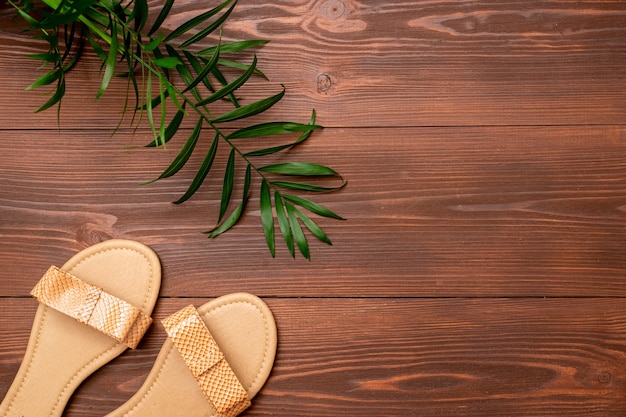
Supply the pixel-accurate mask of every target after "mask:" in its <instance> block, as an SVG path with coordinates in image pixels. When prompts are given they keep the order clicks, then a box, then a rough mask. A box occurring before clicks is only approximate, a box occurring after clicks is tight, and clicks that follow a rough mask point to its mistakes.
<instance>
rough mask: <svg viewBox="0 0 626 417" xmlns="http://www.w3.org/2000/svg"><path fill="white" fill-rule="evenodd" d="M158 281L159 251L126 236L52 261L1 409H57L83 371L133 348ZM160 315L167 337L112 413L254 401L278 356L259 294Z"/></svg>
mask: <svg viewBox="0 0 626 417" xmlns="http://www.w3.org/2000/svg"><path fill="white" fill-rule="evenodd" d="M160 283H161V266H160V262H159V259H158V257H157V255H156V254H155V253H154V252H153V251H152V250H151V249H150V248H148V247H147V246H145V245H143V244H141V243H138V242H134V241H129V240H119V239H116V240H109V241H105V242H102V243H99V244H96V245H94V246H91V247H89V248H87V249H85V250H83V251H81V252H79V253H78V254H76V255H75V256H73V257H72V258H71V259H70V260H69V261H67V262H66V263H65V264H64V265H63V266H62V267H60V268H57V267H51V268H50V269H49V270H48V272H46V273H45V275H44V276H43V278H42V279H41V280H40V281H39V283H37V285H36V286H35V288H34V289H33V291H32V295H33V296H34V297H35V298H36V299H37V300H38V301H39V303H40V305H39V307H38V309H37V313H36V315H35V319H34V323H33V327H32V330H31V334H30V339H29V341H28V347H27V349H26V354H25V356H24V359H23V361H22V364H21V366H20V368H19V370H18V373H17V375H16V377H15V379H14V381H13V383H12V385H11V387H10V389H9V390H8V392H7V393H6V395H5V397H4V400H3V401H2V404H1V405H0V416H2V417H42V416H49V417H59V416H61V415H62V414H63V410H64V408H65V406H66V404H67V402H68V400H69V399H70V396H71V395H72V394H73V392H74V391H75V390H76V388H77V387H78V386H79V385H80V383H81V382H82V381H83V380H85V378H87V377H88V376H89V375H91V374H92V373H93V372H94V371H96V370H97V369H99V368H100V367H102V366H103V365H104V364H106V363H107V362H109V361H111V360H112V359H113V358H115V357H117V356H118V355H120V354H121V353H122V352H123V351H124V350H126V349H127V348H133V349H134V348H135V347H136V346H137V344H138V343H139V341H140V340H141V338H142V336H143V334H144V333H145V331H146V330H147V329H148V327H149V326H150V323H151V322H152V319H151V318H150V315H151V314H152V310H153V308H154V305H155V303H156V301H157V297H158V293H159V288H160ZM162 323H163V326H164V327H165V330H166V332H167V334H168V339H167V340H166V341H165V343H164V345H163V347H162V349H161V351H160V353H159V355H158V357H157V359H156V362H155V364H154V366H153V368H152V371H151V372H150V374H149V375H148V377H147V379H146V381H145V383H144V384H143V385H142V387H141V388H140V389H139V391H138V392H137V393H136V394H135V395H134V396H132V397H131V398H130V399H129V400H128V401H127V402H126V403H125V404H123V405H122V406H121V407H120V408H118V409H117V410H115V411H113V412H111V413H110V414H108V415H107V417H147V416H162V417H176V416H181V417H182V416H184V417H196V416H197V417H200V416H202V417H205V416H215V417H231V416H236V415H238V414H239V413H241V412H242V411H243V410H245V409H246V408H247V407H249V406H250V400H251V399H252V397H254V396H255V395H256V394H257V393H258V392H259V390H260V389H261V387H262V386H263V384H264V383H265V381H266V380H267V378H268V376H269V373H270V371H271V368H272V366H273V363H274V356H275V354H276V324H275V322H274V318H273V316H272V313H271V311H270V309H269V308H268V307H267V305H266V304H265V303H264V302H263V301H261V300H260V299H259V298H257V297H255V296H253V295H251V294H247V293H236V294H230V295H226V296H223V297H220V298H217V299H214V300H212V301H210V302H208V303H206V304H204V305H202V306H201V307H199V308H197V309H196V308H195V307H194V306H192V305H190V306H187V307H185V308H183V309H182V310H180V311H178V312H176V313H174V314H173V315H171V316H169V317H167V318H166V319H165V320H163V322H162Z"/></svg>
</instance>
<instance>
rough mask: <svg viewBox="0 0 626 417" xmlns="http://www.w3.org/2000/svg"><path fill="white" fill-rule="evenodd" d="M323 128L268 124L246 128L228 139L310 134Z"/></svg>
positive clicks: (293, 124)
mask: <svg viewBox="0 0 626 417" xmlns="http://www.w3.org/2000/svg"><path fill="white" fill-rule="evenodd" d="M321 128H322V126H318V125H309V124H302V123H294V122H268V123H261V124H258V125H253V126H248V127H244V128H242V129H239V130H236V131H234V132H233V133H231V134H229V135H228V139H247V138H255V137H261V136H270V135H283V134H288V133H294V132H308V131H311V130H315V129H321Z"/></svg>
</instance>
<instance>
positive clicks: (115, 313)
mask: <svg viewBox="0 0 626 417" xmlns="http://www.w3.org/2000/svg"><path fill="white" fill-rule="evenodd" d="M31 295H32V296H33V297H35V298H36V299H37V300H38V301H39V302H40V303H42V304H45V305H47V306H49V307H51V308H53V309H55V310H57V311H60V312H61V313H63V314H66V315H68V316H70V317H72V318H74V319H76V320H77V321H79V322H80V323H83V324H86V325H89V326H91V327H94V328H96V329H97V330H99V331H101V332H102V333H104V334H106V335H108V336H110V337H112V338H113V339H115V340H117V341H118V342H120V343H124V344H125V345H126V346H128V347H130V348H132V349H134V348H136V347H137V344H138V343H139V341H140V340H141V338H142V337H143V335H144V333H145V332H146V330H148V327H149V326H150V323H152V319H151V318H150V317H149V316H146V315H145V314H144V313H143V312H142V311H141V310H140V309H139V308H137V307H135V306H133V305H131V304H129V303H127V302H126V301H124V300H120V299H119V298H117V297H115V296H113V295H111V294H108V293H106V292H104V290H102V288H99V287H96V286H94V285H91V284H88V283H86V282H85V281H83V280H81V279H79V278H77V277H75V276H73V275H72V274H70V273H68V272H65V271H62V270H60V269H59V268H57V267H56V266H52V267H50V269H48V271H47V272H46V273H45V274H44V276H43V278H41V280H40V281H39V282H38V283H37V285H35V288H33V290H32V291H31Z"/></svg>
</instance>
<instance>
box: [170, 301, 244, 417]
mask: <svg viewBox="0 0 626 417" xmlns="http://www.w3.org/2000/svg"><path fill="white" fill-rule="evenodd" d="M163 326H164V327H165V330H166V331H167V334H168V335H169V337H170V338H171V339H172V342H173V343H174V346H176V349H178V352H180V354H181V356H182V357H183V359H184V360H185V363H186V364H187V366H188V367H189V370H190V371H191V373H192V374H193V376H194V377H195V378H196V381H198V384H199V385H200V388H201V389H202V391H203V392H204V395H205V396H206V397H207V399H208V400H209V402H210V403H211V404H212V405H213V407H214V408H215V410H216V411H217V415H218V416H219V417H234V416H236V415H238V414H239V413H241V412H242V411H244V410H245V409H246V408H248V407H250V405H251V404H250V400H249V399H248V394H247V392H246V390H245V388H244V387H243V386H242V385H241V382H239V380H238V379H237V376H236V375H235V373H234V372H233V370H232V368H231V367H230V365H229V364H228V363H227V362H226V359H225V358H224V354H223V353H222V351H221V350H220V348H219V347H218V346H217V343H215V340H213V337H212V336H211V334H210V333H209V330H208V329H207V327H206V325H205V324H204V321H202V318H201V317H200V314H199V313H198V311H197V310H196V308H195V307H194V306H193V305H189V306H187V307H185V308H183V309H182V310H180V311H178V312H176V313H174V314H172V315H171V316H169V317H168V318H166V319H165V320H163Z"/></svg>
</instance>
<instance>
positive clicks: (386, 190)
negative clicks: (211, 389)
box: [0, 0, 626, 417]
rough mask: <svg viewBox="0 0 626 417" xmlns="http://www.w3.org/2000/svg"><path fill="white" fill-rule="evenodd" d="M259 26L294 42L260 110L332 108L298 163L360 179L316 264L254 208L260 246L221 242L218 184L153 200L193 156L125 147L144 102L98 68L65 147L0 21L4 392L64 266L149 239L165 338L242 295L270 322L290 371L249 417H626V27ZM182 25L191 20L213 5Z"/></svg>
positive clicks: (489, 16)
mask: <svg viewBox="0 0 626 417" xmlns="http://www.w3.org/2000/svg"><path fill="white" fill-rule="evenodd" d="M259 3H261V2H254V1H244V0H241V1H240V4H239V6H238V7H237V9H236V11H235V13H234V14H233V16H232V18H231V20H230V22H229V23H228V25H227V27H226V29H225V34H227V36H230V37H232V38H233V39H246V38H266V39H270V40H271V43H270V44H268V45H267V46H265V47H263V48H262V49H260V50H259V51H258V56H259V67H260V68H261V69H262V70H263V71H264V72H266V73H267V74H268V76H269V77H270V79H271V82H269V83H259V84H258V89H257V90H255V91H253V92H251V93H250V96H249V99H253V98H254V97H255V94H258V96H259V97H261V96H262V95H268V94H269V93H271V92H276V91H278V89H279V88H280V87H279V84H280V83H283V84H284V85H285V86H286V87H287V95H286V98H285V99H284V100H283V101H282V102H281V104H280V105H279V106H278V107H277V108H276V109H273V110H272V111H271V114H268V115H267V116H266V117H267V120H268V121H269V120H277V119H278V120H282V119H291V120H300V121H305V120H307V119H308V117H309V112H310V110H311V108H315V109H316V111H317V114H318V121H319V122H320V123H321V124H323V125H324V126H326V129H324V130H323V131H322V132H317V133H315V134H314V136H313V137H312V138H311V140H310V141H309V142H308V143H307V144H306V145H304V146H302V147H301V148H299V149H298V150H297V151H296V152H295V153H294V156H295V157H297V158H296V159H302V160H308V161H312V162H317V163H323V164H328V165H330V166H332V167H334V168H336V169H337V170H338V171H340V172H341V173H342V174H343V175H344V176H345V177H346V178H347V179H348V180H349V184H348V186H347V187H346V188H345V189H343V190H342V191H341V192H339V193H335V194H328V195H322V196H319V198H318V201H320V202H322V203H324V204H326V205H327V206H328V207H329V208H331V209H333V210H335V211H337V212H338V213H340V214H341V215H343V216H344V217H346V218H347V220H346V221H343V222H336V221H326V220H320V222H321V224H322V225H323V227H324V228H325V230H326V231H327V232H328V234H329V236H330V237H331V239H332V240H333V242H334V246H332V247H326V246H325V245H322V244H318V243H313V242H312V257H313V259H312V261H311V262H307V261H305V260H302V259H297V260H292V259H290V257H289V255H288V253H287V250H286V248H284V247H283V245H282V244H281V245H278V253H277V257H276V259H272V258H271V257H270V256H269V253H268V252H267V250H266V248H265V243H264V238H263V236H262V232H261V226H260V219H259V212H258V210H256V209H255V208H254V207H256V206H258V194H257V192H256V188H255V191H254V192H253V194H252V197H251V202H250V207H251V209H250V211H249V212H247V214H246V215H245V217H244V218H243V221H242V223H241V224H240V225H238V226H237V227H236V228H235V229H233V230H232V231H231V232H229V233H227V234H226V235H224V236H221V237H219V238H218V239H215V240H208V239H207V238H206V237H205V236H204V235H203V234H201V233H200V232H201V231H203V230H206V229H208V228H209V227H211V226H212V224H213V221H214V218H215V215H216V212H215V210H216V207H217V205H218V204H219V196H218V195H217V193H216V192H215V191H213V192H210V191H209V190H210V189H211V187H208V188H207V189H205V190H204V191H203V192H202V193H201V194H200V195H198V196H197V198H194V199H193V200H191V201H189V202H188V203H185V204H184V205H182V206H175V205H173V204H171V203H170V202H171V201H173V200H175V199H176V198H178V197H179V196H180V195H181V194H182V193H183V192H184V191H185V189H186V187H187V184H188V182H189V181H190V179H191V178H192V176H193V170H192V169H187V170H184V171H183V172H181V173H180V175H179V176H176V177H174V178H171V179H168V180H166V181H162V182H159V183H156V184H152V185H149V186H145V187H140V186H138V184H139V183H141V182H143V181H146V180H149V179H152V178H154V177H155V176H157V175H158V174H159V173H160V172H161V171H162V170H163V169H164V168H165V167H166V166H167V165H168V164H169V162H170V160H171V159H172V158H173V155H174V152H175V146H174V145H172V147H171V148H170V150H168V151H166V152H163V151H161V150H149V149H130V150H129V149H124V148H125V147H127V146H128V145H132V144H144V143H146V141H148V140H149V135H150V134H149V132H148V131H147V130H145V129H139V130H138V131H134V130H133V129H131V128H128V127H125V126H123V127H122V129H121V130H120V131H119V132H118V133H117V134H115V135H113V136H111V133H112V129H113V128H115V126H116V125H117V123H118V121H119V119H118V116H119V115H118V112H119V108H120V103H122V102H123V95H124V88H125V85H124V84H123V83H117V84H115V85H112V86H111V89H110V91H109V92H107V94H106V95H105V96H104V97H103V98H102V99H100V100H99V101H98V102H97V103H94V101H93V97H94V96H95V93H96V91H97V89H98V83H99V78H98V76H99V74H98V71H99V67H98V63H97V60H96V59H95V58H94V57H92V56H87V57H85V59H84V60H83V61H82V62H81V63H80V67H79V68H80V71H78V72H75V73H73V74H71V76H70V78H69V80H68V92H67V99H66V100H65V102H64V105H63V109H62V113H61V122H60V125H58V124H57V122H56V115H55V112H54V111H48V112H44V113H40V114H34V113H33V111H34V110H35V109H36V108H37V107H38V106H39V105H40V104H41V103H42V100H43V97H42V96H41V94H42V91H30V92H24V88H25V87H26V86H27V85H29V84H30V83H31V82H32V81H33V80H34V79H35V78H36V77H37V76H39V75H40V74H41V71H39V70H38V69H37V65H38V64H37V63H36V62H34V61H33V60H31V59H29V58H28V57H27V55H28V54H29V53H35V52H43V51H41V50H40V47H41V44H39V43H36V42H34V41H32V40H31V39H30V38H29V37H28V36H27V35H25V34H23V33H21V29H22V28H23V27H24V26H23V24H22V23H21V22H20V21H19V20H15V19H14V15H13V12H12V11H11V9H10V8H9V7H8V6H7V5H6V3H4V2H3V3H1V6H0V51H2V53H1V54H0V106H1V111H0V145H1V151H0V265H2V268H1V271H0V395H4V393H5V392H6V389H7V388H8V387H9V385H10V383H11V381H12V379H13V376H14V374H15V372H16V371H17V368H18V366H19V363H20V361H21V357H22V355H23V353H24V350H25V347H26V341H27V337H28V334H29V332H30V326H31V322H32V317H33V313H34V311H35V308H36V304H35V302H34V301H33V300H31V299H30V298H29V297H28V292H29V291H30V289H31V287H32V286H33V285H34V283H35V282H36V281H37V280H38V279H39V277H40V276H41V274H42V273H43V272H44V271H45V269H46V268H47V267H48V266H49V265H50V264H53V263H56V264H58V263H62V262H63V261H65V260H66V259H67V258H68V257H70V256H71V255H72V254H74V253H75V252H76V251H78V250H80V249H81V248H84V247H86V246H88V245H91V244H93V243H95V242H98V241H101V240H104V239H108V238H127V239H134V240H139V241H141V242H144V243H146V244H148V245H150V246H151V247H152V248H153V249H154V250H155V251H156V252H157V253H158V254H159V256H160V258H161V261H162V264H163V286H162V290H161V299H160V302H159V304H158V307H157V309H156V312H155V317H156V318H157V319H160V318H163V317H165V316H166V315H167V314H169V313H172V312H173V311H175V310H176V309H177V308H179V307H182V306H184V305H186V304H188V303H189V302H194V303H196V304H201V303H203V302H204V301H206V300H208V299H210V298H213V297H215V296H219V295H222V294H226V293H230V292H235V291H247V292H251V293H254V294H257V295H259V296H261V297H263V298H264V299H265V301H266V302H267V303H268V304H269V306H270V307H271V308H272V310H273V312H274V314H275V317H276V320H277V325H278V329H279V348H278V354H277V358H276V363H275V367H274V371H273V373H272V375H271V377H270V379H269V381H268V383H267V385H266V386H265V388H264V389H263V390H262V391H261V393H260V395H259V396H258V397H257V398H256V400H255V401H254V406H253V407H252V408H251V409H250V410H249V411H248V412H247V413H246V415H250V416H256V415H258V416H260V415H274V416H407V415H416V416H432V417H439V416H450V415H457V416H476V417H479V416H480V417H483V416H502V417H504V416H538V417H539V416H568V417H572V416H585V417H589V416H592V417H594V416H602V417H613V416H615V417H617V416H624V415H625V414H626V302H625V301H626V300H625V298H626V256H624V255H625V254H624V252H625V248H626V82H625V79H626V4H625V3H624V2H619V1H606V2H596V1H553V2H535V1H529V2H473V1H456V2H443V1H441V2H437V1H433V2H423V1H408V0H406V1H403V0H400V1H396V2H387V1H374V0H363V1H360V2H357V1H350V0H325V1H316V0H311V1H304V0H287V1H281V2H274V3H266V4H259ZM151 4H152V5H153V6H154V7H155V8H158V6H159V4H160V1H156V0H155V1H153V2H151ZM177 5H178V6H177V7H178V8H177V9H176V15H175V17H176V18H178V19H179V20H183V19H184V18H187V17H188V16H189V14H193V13H198V12H201V11H203V10H204V9H203V7H206V6H205V5H204V2H194V1H191V0H179V1H178V2H177ZM174 20H176V19H174ZM174 24H175V23H171V25H172V26H174ZM198 158H199V157H198V156H196V157H195V159H192V161H191V162H190V163H191V165H192V168H193V166H196V167H197V166H198V164H199V163H200V160H199V159H198ZM217 163H222V164H223V163H224V160H223V159H222V160H220V161H218V162H217ZM213 181H214V187H213V190H215V188H216V187H217V185H218V183H219V179H215V180H213ZM163 333H164V332H163V330H162V328H160V327H159V326H153V327H152V329H151V330H150V332H149V334H148V335H147V337H146V339H145V342H143V343H142V345H140V349H138V350H137V351H133V352H128V353H125V354H124V355H122V356H121V357H120V358H118V359H116V360H115V361H114V362H112V363H111V364H110V365H109V366H107V367H105V368H103V369H102V370H100V371H98V372H97V373H96V374H94V375H93V377H91V378H90V379H88V380H87V381H86V382H85V384H84V385H83V386H82V387H81V388H80V389H79V391H78V392H77V393H76V395H75V397H74V399H73V400H72V402H71V403H70V404H69V406H68V408H67V411H66V414H65V415H67V416H84V417H88V416H100V415H104V414H106V413H107V412H108V411H110V410H112V409H114V408H115V407H117V406H118V405H120V404H121V403H122V402H123V401H124V400H125V399H127V398H128V397H130V395H132V393H133V392H134V391H135V390H136V389H137V388H138V387H139V386H140V385H141V383H142V381H143V379H144V378H145V376H146V375H147V373H148V371H149V370H150V368H151V364H152V361H153V360H154V358H155V356H156V354H157V352H158V350H159V348H160V346H161V344H162V342H163V340H164V337H165V336H164V334H163Z"/></svg>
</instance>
